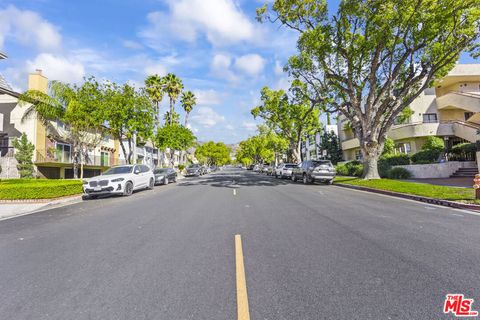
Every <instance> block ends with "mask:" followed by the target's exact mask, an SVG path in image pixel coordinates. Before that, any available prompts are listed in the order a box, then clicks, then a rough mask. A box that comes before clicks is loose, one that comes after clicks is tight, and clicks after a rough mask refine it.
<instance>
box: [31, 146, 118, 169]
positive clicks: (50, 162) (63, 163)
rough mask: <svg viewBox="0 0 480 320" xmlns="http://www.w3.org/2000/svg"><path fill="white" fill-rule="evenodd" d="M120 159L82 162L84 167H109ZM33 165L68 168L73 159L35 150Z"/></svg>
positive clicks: (96, 159)
mask: <svg viewBox="0 0 480 320" xmlns="http://www.w3.org/2000/svg"><path fill="white" fill-rule="evenodd" d="M120 162H121V161H120V159H118V158H116V159H113V161H112V159H111V158H110V157H106V156H101V155H99V156H97V155H95V156H89V157H88V158H87V159H85V160H84V163H83V165H84V166H91V167H110V166H114V165H119V164H121V163H120ZM35 164H37V165H45V166H55V167H70V166H71V165H72V164H73V157H72V156H71V154H70V153H66V152H54V153H50V152H45V150H37V153H36V160H35Z"/></svg>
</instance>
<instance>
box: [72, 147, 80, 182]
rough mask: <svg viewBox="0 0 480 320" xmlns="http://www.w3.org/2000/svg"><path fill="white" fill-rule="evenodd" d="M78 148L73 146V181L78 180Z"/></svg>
mask: <svg viewBox="0 0 480 320" xmlns="http://www.w3.org/2000/svg"><path fill="white" fill-rule="evenodd" d="M78 155H79V153H78V147H77V146H75V145H73V179H78Z"/></svg>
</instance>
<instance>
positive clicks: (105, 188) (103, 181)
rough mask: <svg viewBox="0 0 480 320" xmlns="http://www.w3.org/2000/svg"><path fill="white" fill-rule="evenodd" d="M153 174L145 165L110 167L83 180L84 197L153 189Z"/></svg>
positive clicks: (126, 194) (127, 193) (129, 193)
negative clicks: (100, 173) (97, 174)
mask: <svg viewBox="0 0 480 320" xmlns="http://www.w3.org/2000/svg"><path fill="white" fill-rule="evenodd" d="M154 185H155V176H154V174H153V171H152V170H151V169H150V168H149V167H148V166H146V165H143V164H136V165H125V166H116V167H111V168H110V169H108V170H107V171H105V172H104V173H102V175H100V176H96V177H93V178H90V179H86V180H85V181H83V193H84V197H85V198H96V197H97V196H99V195H104V194H120V195H124V196H129V195H131V194H132V193H133V191H134V190H138V189H145V188H146V189H153V186H154Z"/></svg>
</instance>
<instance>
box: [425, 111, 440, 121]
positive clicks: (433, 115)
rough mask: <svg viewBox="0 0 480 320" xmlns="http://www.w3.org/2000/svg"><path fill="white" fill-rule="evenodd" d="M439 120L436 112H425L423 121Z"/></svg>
mask: <svg viewBox="0 0 480 320" xmlns="http://www.w3.org/2000/svg"><path fill="white" fill-rule="evenodd" d="M436 122H438V118H437V114H436V113H424V114H423V123H436Z"/></svg>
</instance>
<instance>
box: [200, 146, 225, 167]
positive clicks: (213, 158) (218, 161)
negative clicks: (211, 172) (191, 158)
mask: <svg viewBox="0 0 480 320" xmlns="http://www.w3.org/2000/svg"><path fill="white" fill-rule="evenodd" d="M230 152H231V149H230V148H229V147H228V146H227V145H225V144H224V143H223V142H217V143H215V142H213V141H209V142H207V143H204V144H202V145H200V146H198V147H197V149H196V150H195V157H196V158H197V159H198V161H200V162H201V163H205V164H207V165H217V166H222V165H225V164H228V163H230V160H231V159H230Z"/></svg>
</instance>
